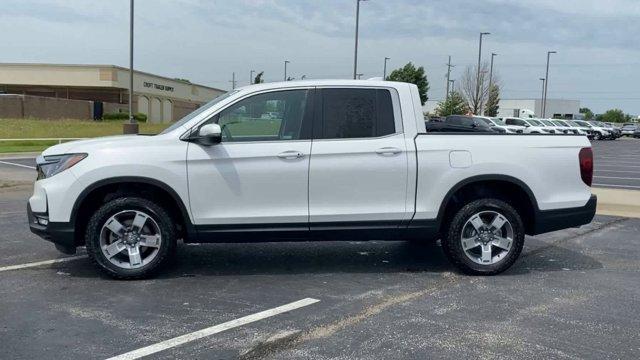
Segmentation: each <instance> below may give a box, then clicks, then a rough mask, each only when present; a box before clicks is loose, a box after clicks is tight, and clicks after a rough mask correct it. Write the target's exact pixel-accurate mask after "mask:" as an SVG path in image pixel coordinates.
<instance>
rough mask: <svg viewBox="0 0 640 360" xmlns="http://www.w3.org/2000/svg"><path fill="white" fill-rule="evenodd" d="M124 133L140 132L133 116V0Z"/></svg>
mask: <svg viewBox="0 0 640 360" xmlns="http://www.w3.org/2000/svg"><path fill="white" fill-rule="evenodd" d="M122 133H123V134H137V133H138V123H137V122H136V119H135V118H134V117H133V0H131V1H130V10H129V122H126V123H124V124H123V126H122Z"/></svg>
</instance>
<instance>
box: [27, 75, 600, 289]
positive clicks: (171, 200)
mask: <svg viewBox="0 0 640 360" xmlns="http://www.w3.org/2000/svg"><path fill="white" fill-rule="evenodd" d="M265 114H269V116H265ZM549 158H553V159H554V161H548V159H549ZM523 159H524V160H525V161H523ZM37 163H38V166H37V169H38V180H37V181H36V183H35V185H34V194H33V196H32V197H31V198H30V199H29V203H28V213H29V224H30V228H31V230H32V232H34V233H36V234H38V235H40V236H42V237H43V238H45V239H47V240H49V241H52V242H54V243H55V244H56V247H57V248H58V249H59V250H61V251H63V252H65V253H74V252H75V251H76V248H77V247H78V246H83V245H86V248H87V253H88V254H89V256H90V258H91V259H92V260H93V261H94V262H95V263H96V264H97V265H98V267H99V268H100V269H101V270H103V271H104V272H106V273H107V274H109V275H111V276H113V277H116V278H141V277H145V276H148V275H150V274H152V273H153V272H155V271H157V269H159V268H161V266H162V264H163V263H165V261H166V260H167V259H168V258H170V257H171V256H173V253H174V252H175V250H176V243H177V241H178V240H179V239H182V241H184V242H186V243H207V242H253V241H309V240H412V241H429V240H434V239H441V240H442V247H443V249H444V252H445V254H446V255H447V257H448V258H449V259H450V260H451V261H452V263H453V264H455V265H456V266H457V267H458V268H460V269H461V270H462V271H464V272H466V273H471V274H487V275H491V274H497V273H499V272H501V271H504V270H506V269H507V268H509V267H510V266H511V265H512V264H513V263H514V262H515V260H516V259H517V257H518V256H519V254H520V251H521V250H522V246H523V244H524V237H525V234H528V235H536V234H541V233H544V232H549V231H554V230H559V229H563V228H567V227H575V226H580V225H583V224H587V223H589V222H590V221H591V220H592V218H593V216H594V214H595V206H596V198H595V196H594V195H592V194H591V191H590V185H591V178H592V171H593V159H592V153H591V148H590V143H589V141H588V140H587V139H586V138H585V137H584V136H545V135H526V136H523V135H500V134H486V133H456V134H451V133H446V132H438V133H427V132H426V130H425V122H424V119H423V114H422V108H421V102H420V97H419V94H418V89H417V87H416V86H414V85H412V84H407V83H397V82H390V81H350V80H349V81H346V80H332V81H329V80H326V81H300V82H285V83H270V84H258V85H252V86H248V87H245V88H240V89H237V90H234V91H231V92H229V93H227V94H225V95H223V96H222V97H220V98H217V99H215V100H213V101H212V102H210V103H209V104H206V105H204V106H202V107H201V108H200V109H198V110H196V111H195V112H194V113H192V114H190V115H188V116H186V117H185V118H184V119H182V120H180V121H178V122H177V123H175V124H173V125H171V126H170V127H169V128H167V129H166V130H165V131H164V132H162V133H161V134H158V135H154V136H143V135H127V136H116V137H106V138H97V139H92V140H84V141H76V142H70V143H65V144H60V145H56V146H53V147H51V148H49V149H47V150H45V151H44V152H43V153H42V155H41V156H40V157H38V159H37Z"/></svg>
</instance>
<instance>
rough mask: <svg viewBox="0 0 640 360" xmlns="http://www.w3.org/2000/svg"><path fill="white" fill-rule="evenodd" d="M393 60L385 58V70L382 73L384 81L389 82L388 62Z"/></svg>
mask: <svg viewBox="0 0 640 360" xmlns="http://www.w3.org/2000/svg"><path fill="white" fill-rule="evenodd" d="M389 60H391V58H388V57H385V58H384V70H383V71H382V80H383V81H384V80H387V61H389Z"/></svg>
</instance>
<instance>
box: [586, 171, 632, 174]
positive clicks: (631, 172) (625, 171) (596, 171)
mask: <svg viewBox="0 0 640 360" xmlns="http://www.w3.org/2000/svg"><path fill="white" fill-rule="evenodd" d="M595 172H614V173H630V174H640V171H637V170H636V171H628V170H595Z"/></svg>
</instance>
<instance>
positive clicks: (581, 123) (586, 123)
mask: <svg viewBox="0 0 640 360" xmlns="http://www.w3.org/2000/svg"><path fill="white" fill-rule="evenodd" d="M574 123H576V124H578V125H579V126H583V127H585V126H586V127H589V128H590V127H591V124H589V123H588V122H586V121H578V120H576V121H574Z"/></svg>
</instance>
